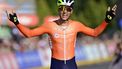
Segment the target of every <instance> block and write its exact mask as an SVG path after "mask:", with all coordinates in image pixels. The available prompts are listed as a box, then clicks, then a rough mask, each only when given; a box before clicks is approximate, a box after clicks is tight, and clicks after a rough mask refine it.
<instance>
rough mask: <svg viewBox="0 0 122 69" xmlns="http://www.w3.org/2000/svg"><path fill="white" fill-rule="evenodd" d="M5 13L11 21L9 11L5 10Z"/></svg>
mask: <svg viewBox="0 0 122 69" xmlns="http://www.w3.org/2000/svg"><path fill="white" fill-rule="evenodd" d="M5 13H6V15H7V17H8V19H10V17H9V13H8V11H7V10H5Z"/></svg>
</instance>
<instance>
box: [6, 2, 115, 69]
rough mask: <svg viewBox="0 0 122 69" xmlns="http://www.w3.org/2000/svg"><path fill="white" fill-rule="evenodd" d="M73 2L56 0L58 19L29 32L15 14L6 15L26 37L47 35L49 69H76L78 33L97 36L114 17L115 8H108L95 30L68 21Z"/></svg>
mask: <svg viewBox="0 0 122 69" xmlns="http://www.w3.org/2000/svg"><path fill="white" fill-rule="evenodd" d="M73 4H74V0H58V1H57V5H58V13H59V19H57V20H54V21H51V22H49V23H43V25H41V26H40V27H38V28H36V29H33V30H30V29H29V28H27V27H25V26H24V25H22V24H20V23H19V21H18V19H17V15H16V13H14V12H13V13H12V14H10V13H9V14H8V18H9V20H10V21H12V22H13V23H14V24H15V25H16V26H17V28H18V29H19V30H20V31H21V32H22V33H23V34H24V35H25V36H26V37H33V36H40V35H42V34H45V33H47V34H48V35H49V36H50V38H51V41H52V49H51V51H52V58H51V67H50V69H77V65H76V62H75V41H76V36H77V33H78V32H81V33H84V34H87V35H90V36H98V35H99V34H100V33H101V32H102V31H103V30H104V29H105V28H106V26H107V25H108V24H109V23H110V22H111V20H112V19H113V18H114V17H115V11H116V8H117V6H116V5H114V6H113V7H109V8H108V11H107V12H106V18H105V20H104V21H103V22H102V23H101V25H99V26H98V27H97V28H95V29H91V28H89V27H87V26H85V25H83V24H82V23H80V22H78V21H74V20H70V19H69V18H70V16H71V14H72V13H73Z"/></svg>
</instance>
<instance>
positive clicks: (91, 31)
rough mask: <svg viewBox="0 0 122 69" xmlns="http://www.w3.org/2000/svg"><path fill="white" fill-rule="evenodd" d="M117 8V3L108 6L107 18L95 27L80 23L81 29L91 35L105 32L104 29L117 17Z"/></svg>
mask: <svg viewBox="0 0 122 69" xmlns="http://www.w3.org/2000/svg"><path fill="white" fill-rule="evenodd" d="M116 9H117V5H116V4H115V5H114V6H111V7H108V10H107V12H106V18H105V20H104V21H103V22H102V23H101V24H100V25H99V26H98V27H96V28H95V29H91V28H89V27H87V26H85V25H82V24H81V25H79V31H80V32H82V33H85V34H87V35H90V36H98V35H99V34H100V33H102V32H103V30H104V29H105V28H106V26H107V25H108V24H109V23H110V22H111V21H112V20H113V18H114V17H115V15H116V14H115V12H116Z"/></svg>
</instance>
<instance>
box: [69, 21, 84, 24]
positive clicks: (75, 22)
mask: <svg viewBox="0 0 122 69" xmlns="http://www.w3.org/2000/svg"><path fill="white" fill-rule="evenodd" d="M70 22H71V23H72V24H73V25H83V23H82V22H79V21H76V20H70Z"/></svg>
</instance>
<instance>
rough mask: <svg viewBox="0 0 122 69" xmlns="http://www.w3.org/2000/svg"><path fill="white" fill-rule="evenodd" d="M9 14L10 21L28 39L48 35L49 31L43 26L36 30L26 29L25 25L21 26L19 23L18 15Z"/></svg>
mask: <svg viewBox="0 0 122 69" xmlns="http://www.w3.org/2000/svg"><path fill="white" fill-rule="evenodd" d="M6 13H7V16H8V19H9V20H10V21H11V22H13V23H14V24H15V25H16V26H17V28H18V29H19V30H20V31H21V32H22V33H23V34H24V36H26V37H33V36H37V35H41V34H44V33H48V29H47V28H46V27H45V26H44V25H42V26H40V27H38V28H36V29H33V30H31V29H29V28H27V27H25V26H24V25H22V24H20V23H19V21H18V18H17V15H16V13H14V12H12V14H10V13H8V12H7V11H6Z"/></svg>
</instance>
